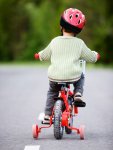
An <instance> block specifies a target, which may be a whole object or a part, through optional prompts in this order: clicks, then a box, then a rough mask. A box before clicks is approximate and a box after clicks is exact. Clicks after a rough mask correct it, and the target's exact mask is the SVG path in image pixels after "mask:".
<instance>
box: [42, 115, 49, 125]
mask: <svg viewBox="0 0 113 150" xmlns="http://www.w3.org/2000/svg"><path fill="white" fill-rule="evenodd" d="M42 124H50V116H49V115H45V116H44V120H43V121H42Z"/></svg>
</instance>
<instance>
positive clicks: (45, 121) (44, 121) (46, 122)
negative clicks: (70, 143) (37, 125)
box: [41, 120, 50, 125]
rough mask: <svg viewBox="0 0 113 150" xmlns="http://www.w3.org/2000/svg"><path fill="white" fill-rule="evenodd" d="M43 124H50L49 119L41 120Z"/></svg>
mask: <svg viewBox="0 0 113 150" xmlns="http://www.w3.org/2000/svg"><path fill="white" fill-rule="evenodd" d="M41 124H46V125H49V124H50V121H49V120H43V121H41Z"/></svg>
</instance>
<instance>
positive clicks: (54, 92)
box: [45, 74, 84, 115]
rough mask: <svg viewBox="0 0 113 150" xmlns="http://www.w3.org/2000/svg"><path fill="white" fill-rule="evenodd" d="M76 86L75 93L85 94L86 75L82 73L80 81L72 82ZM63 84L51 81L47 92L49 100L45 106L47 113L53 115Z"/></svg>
mask: <svg viewBox="0 0 113 150" xmlns="http://www.w3.org/2000/svg"><path fill="white" fill-rule="evenodd" d="M72 84H73V86H74V93H77V92H79V93H81V94H83V85H84V75H83V74H82V75H81V78H80V79H79V80H78V81H75V82H73V83H72ZM61 86H62V85H61V84H58V83H57V82H53V81H49V91H48V93H47V101H46V107H45V115H51V113H52V109H53V106H54V103H55V99H54V98H55V97H58V95H59V91H60V90H61Z"/></svg>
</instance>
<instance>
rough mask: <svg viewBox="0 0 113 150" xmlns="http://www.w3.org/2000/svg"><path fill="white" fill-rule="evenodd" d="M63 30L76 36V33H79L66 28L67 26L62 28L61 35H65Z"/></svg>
mask: <svg viewBox="0 0 113 150" xmlns="http://www.w3.org/2000/svg"><path fill="white" fill-rule="evenodd" d="M63 30H64V32H67V33H73V34H74V36H76V35H77V33H76V32H72V30H70V29H65V28H61V35H63Z"/></svg>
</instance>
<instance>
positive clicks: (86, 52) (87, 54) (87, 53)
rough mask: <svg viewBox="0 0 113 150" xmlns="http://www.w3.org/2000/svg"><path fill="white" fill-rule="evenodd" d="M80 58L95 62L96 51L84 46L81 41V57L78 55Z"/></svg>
mask: <svg viewBox="0 0 113 150" xmlns="http://www.w3.org/2000/svg"><path fill="white" fill-rule="evenodd" d="M82 42H83V41H82ZM80 59H84V60H85V61H87V62H92V63H95V62H96V61H97V52H95V51H91V50H90V49H89V48H88V47H87V46H86V44H85V43H84V42H83V43H82V48H81V57H80Z"/></svg>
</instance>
